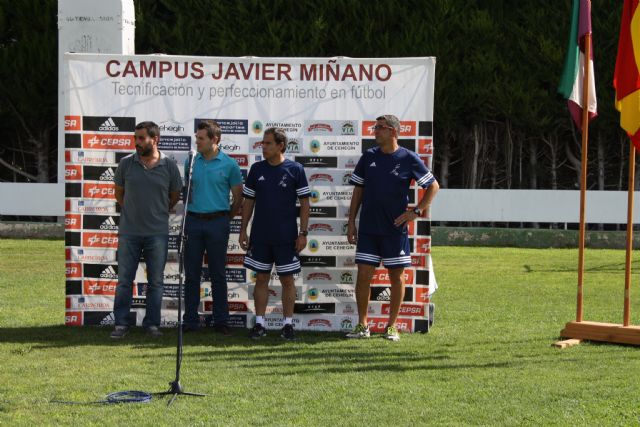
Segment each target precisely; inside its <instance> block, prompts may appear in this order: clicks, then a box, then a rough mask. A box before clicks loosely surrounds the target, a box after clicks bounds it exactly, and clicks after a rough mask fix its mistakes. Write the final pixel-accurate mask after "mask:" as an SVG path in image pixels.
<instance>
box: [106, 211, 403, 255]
mask: <svg viewBox="0 0 640 427" xmlns="http://www.w3.org/2000/svg"><path fill="white" fill-rule="evenodd" d="M109 218H111V217H109ZM400 255H406V254H405V253H404V251H403V250H402V251H400Z"/></svg>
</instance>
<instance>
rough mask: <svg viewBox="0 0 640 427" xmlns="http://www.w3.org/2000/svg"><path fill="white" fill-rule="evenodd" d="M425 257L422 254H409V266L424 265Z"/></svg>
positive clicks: (425, 263) (425, 262)
mask: <svg viewBox="0 0 640 427" xmlns="http://www.w3.org/2000/svg"><path fill="white" fill-rule="evenodd" d="M426 266H427V258H426V257H425V256H424V255H411V267H426Z"/></svg>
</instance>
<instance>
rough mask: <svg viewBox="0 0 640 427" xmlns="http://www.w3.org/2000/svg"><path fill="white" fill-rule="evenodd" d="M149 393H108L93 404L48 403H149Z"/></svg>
mask: <svg viewBox="0 0 640 427" xmlns="http://www.w3.org/2000/svg"><path fill="white" fill-rule="evenodd" d="M151 399H152V396H151V393H147V392H145V391H137V390H127V391H117V392H114V393H109V394H108V395H107V397H106V399H105V400H97V401H94V402H71V401H64V400H51V401H50V403H62V404H65V405H97V404H114V403H149V402H151Z"/></svg>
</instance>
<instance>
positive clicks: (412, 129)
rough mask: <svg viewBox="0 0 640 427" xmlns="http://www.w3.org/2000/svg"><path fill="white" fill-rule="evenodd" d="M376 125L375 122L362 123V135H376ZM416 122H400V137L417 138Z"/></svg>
mask: <svg viewBox="0 0 640 427" xmlns="http://www.w3.org/2000/svg"><path fill="white" fill-rule="evenodd" d="M375 125H376V122H375V121H372V120H371V121H364V122H362V135H364V136H373V135H374V134H375V132H374V130H373V127H374V126H375ZM416 130H417V126H416V122H414V121H400V136H416Z"/></svg>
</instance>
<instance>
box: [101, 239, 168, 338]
mask: <svg viewBox="0 0 640 427" xmlns="http://www.w3.org/2000/svg"><path fill="white" fill-rule="evenodd" d="M168 245H169V236H168V235H167V234H164V235H159V236H130V235H120V236H119V238H118V286H117V287H116V299H115V303H114V307H113V314H114V316H115V321H116V325H119V326H129V320H128V317H129V312H130V311H131V298H132V296H133V288H132V284H133V281H134V279H135V278H136V270H137V269H138V263H139V262H140V255H142V254H143V253H144V259H145V263H146V266H147V293H146V299H147V307H146V312H145V316H144V320H143V321H142V326H144V327H145V328H148V327H149V326H159V325H160V310H161V307H162V290H163V287H164V281H163V278H164V266H165V264H166V262H167V248H168Z"/></svg>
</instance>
